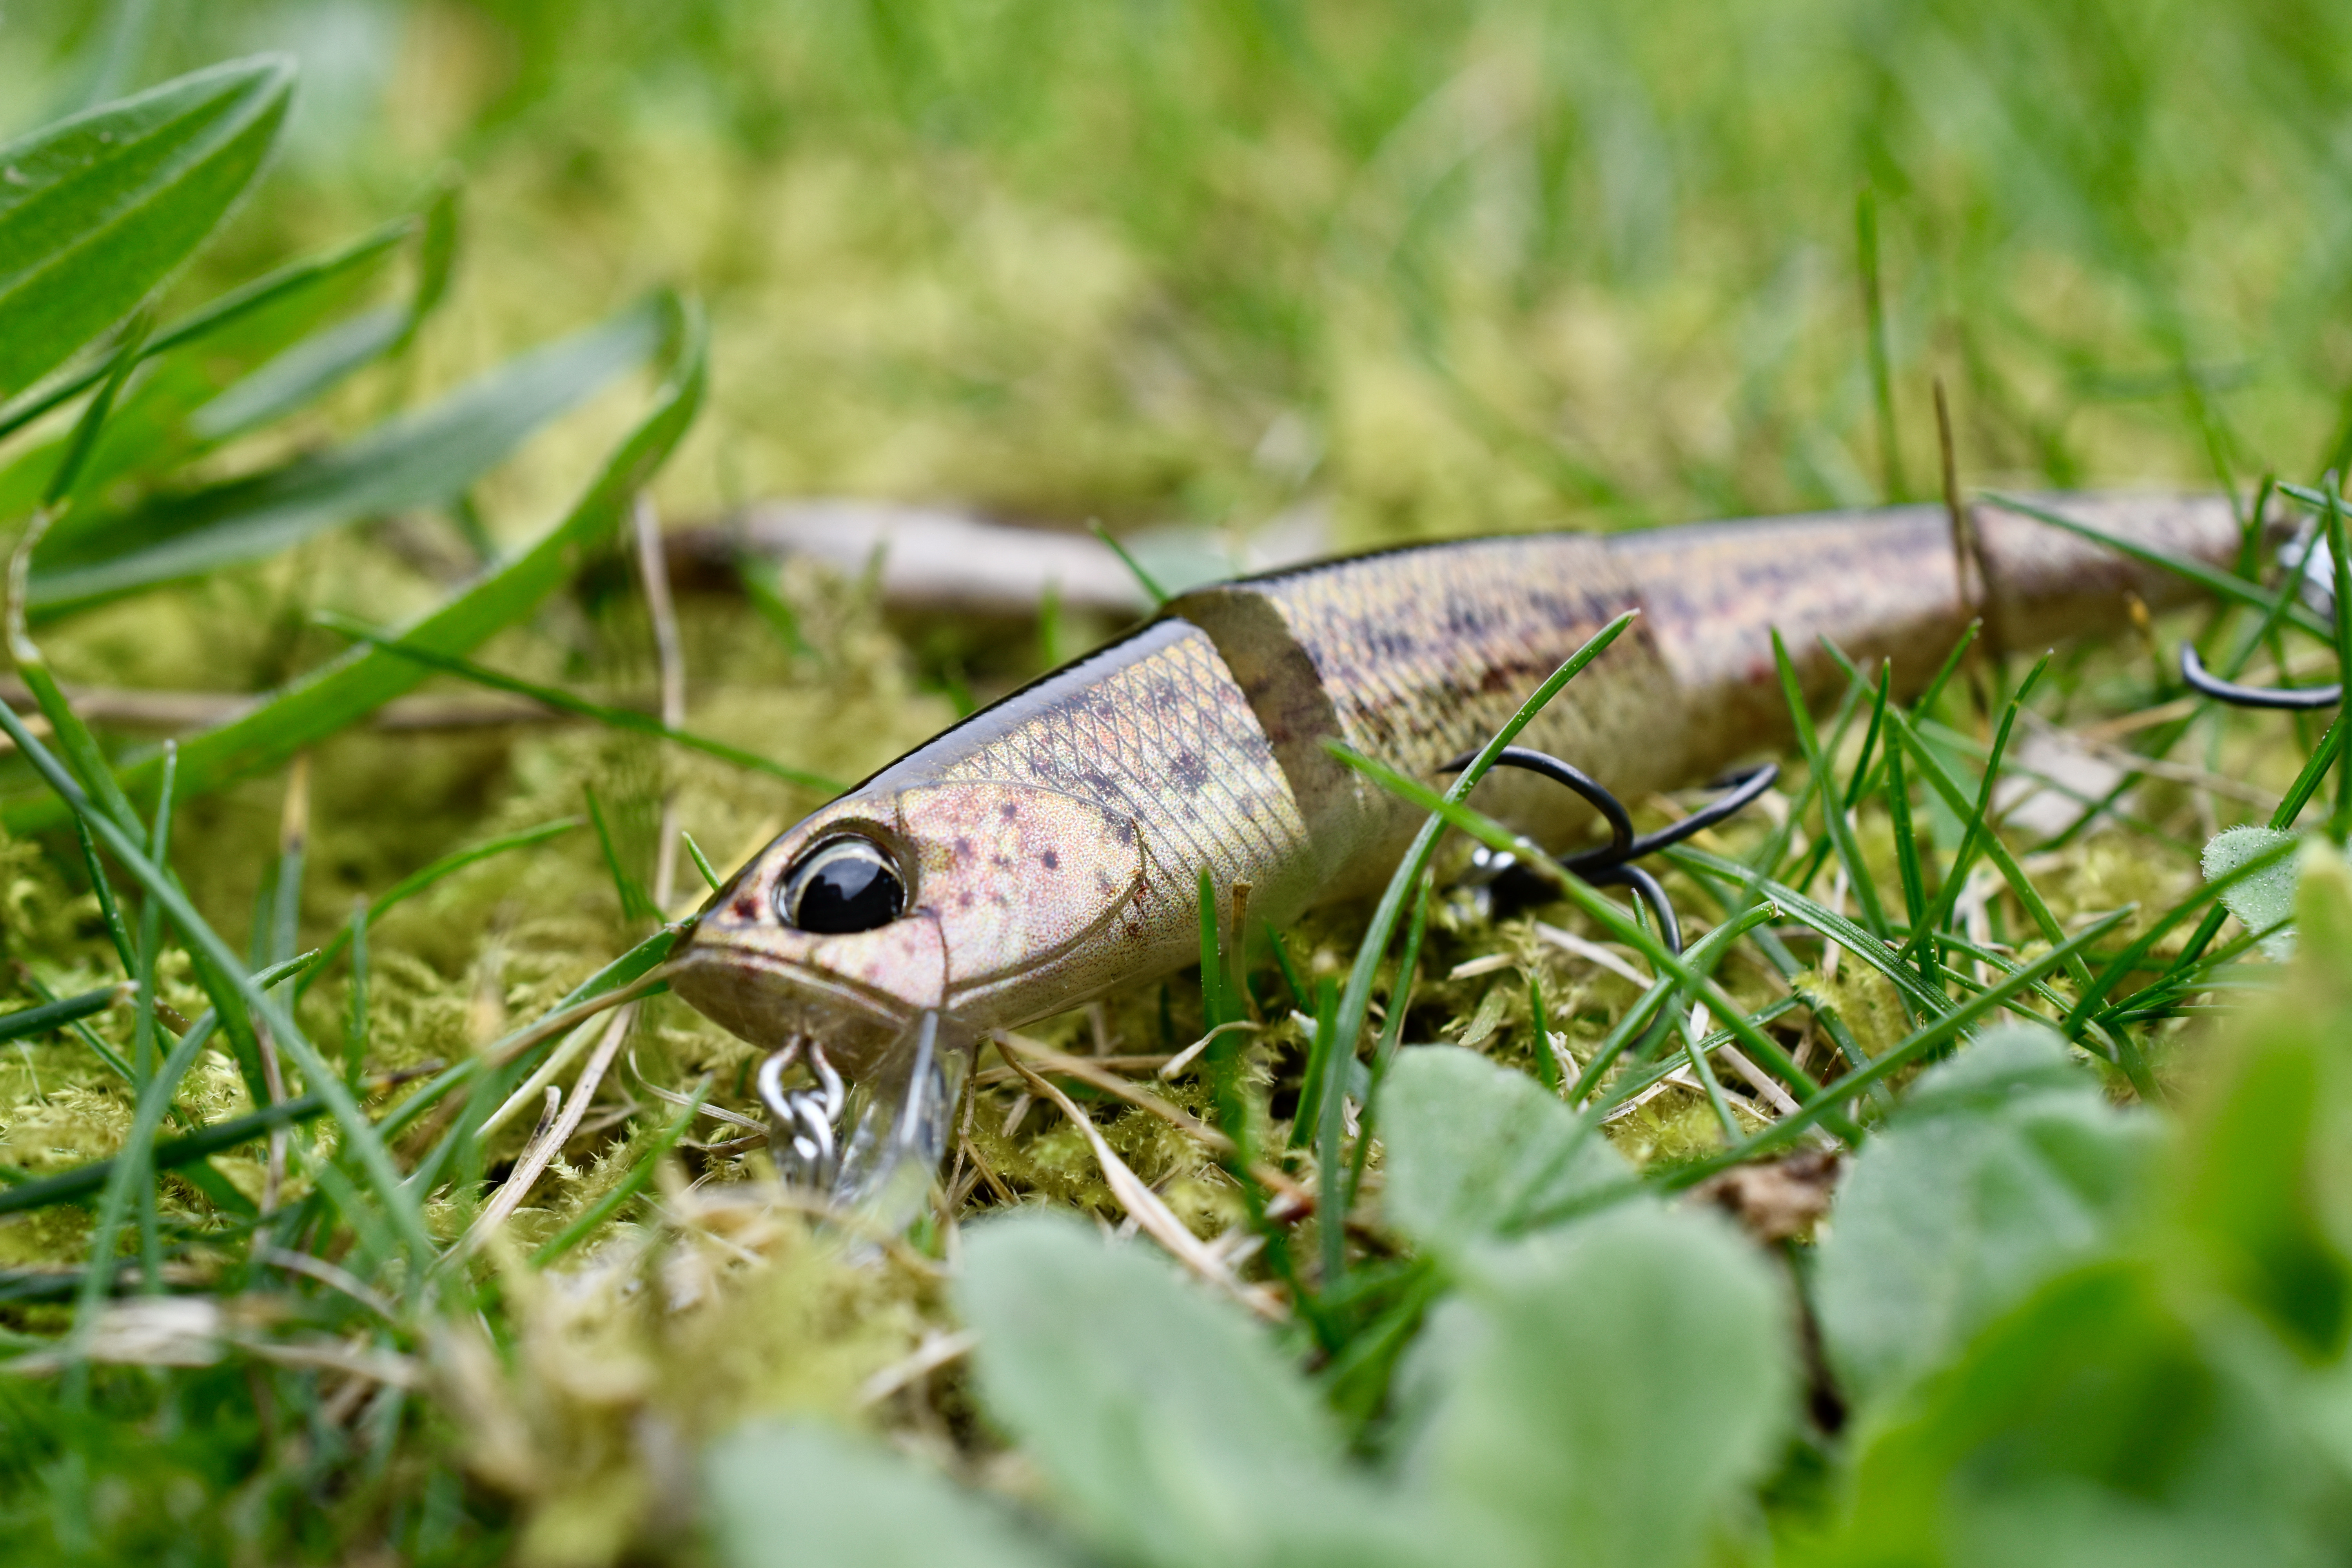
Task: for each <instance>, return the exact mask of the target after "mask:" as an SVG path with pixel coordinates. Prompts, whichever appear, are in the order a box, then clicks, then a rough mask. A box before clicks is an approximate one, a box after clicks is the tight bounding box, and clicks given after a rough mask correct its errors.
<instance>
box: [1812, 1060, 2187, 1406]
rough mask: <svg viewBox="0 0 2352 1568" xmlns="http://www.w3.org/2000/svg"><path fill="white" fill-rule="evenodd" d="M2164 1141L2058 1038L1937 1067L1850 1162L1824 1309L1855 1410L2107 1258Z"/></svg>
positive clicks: (1822, 1273) (1822, 1279)
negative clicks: (2054, 1280)
mask: <svg viewBox="0 0 2352 1568" xmlns="http://www.w3.org/2000/svg"><path fill="white" fill-rule="evenodd" d="M2157 1135H2158V1132H2157V1128H2156V1125H2155V1124H2154V1122H2153V1121H2151V1120H2150V1119H2149V1118H2147V1117H2146V1116H2144V1115H2128V1114H2126V1113H2124V1112H2121V1111H2118V1110H2116V1109H2114V1108H2113V1107H2111V1106H2110V1105H2108V1104H2107V1102H2106V1100H2105V1097H2104V1096H2103V1095H2102V1094H2101V1092H2100V1089H2099V1085H2098V1082H2097V1080H2096V1079H2094V1078H2092V1077H2091V1076H2090V1074H2088V1073H2087V1072H2085V1071H2084V1070H2082V1069H2080V1068H2076V1067H2075V1066H2074V1065H2073V1063H2072V1062H2070V1061H2069V1060H2068V1058H2067V1051H2066V1047H2065V1045H2064V1043H2063V1041H2061V1040H2060V1039H2059V1038H2058V1037H2057V1036H2056V1035H2055V1034H2053V1033H2052V1032H2051V1031H2049V1030H2047V1029H2043V1028H2040V1027H2037V1026H2012V1027H2010V1028H2005V1029H1996V1030H1992V1031H1990V1032H1988V1033H1987V1034H1986V1035H1985V1036H1984V1037H1981V1038H1980V1039H1979V1040H1978V1041H1977V1042H1976V1044H1974V1045H1973V1046H1970V1047H1966V1048H1964V1049H1963V1050H1962V1051H1961V1052H1960V1054H1959V1055H1958V1056H1957V1057H1954V1058H1951V1059H1950V1060H1948V1061H1947V1062H1944V1063H1942V1064H1940V1065H1939V1066H1937V1067H1935V1068H1931V1069H1929V1070H1928V1071H1927V1073H1926V1074H1925V1075H1924V1076H1922V1077H1921V1078H1920V1079H1919V1080H1918V1082H1917V1083H1916V1085H1914V1086H1913V1088H1912V1089H1911V1092H1910V1093H1909V1095H1908V1096H1907V1097H1906V1099H1905V1100H1904V1101H1903V1103H1902V1105H1901V1107H1900V1109H1899V1110H1897V1111H1896V1112H1895V1115H1894V1116H1893V1117H1892V1118H1890V1119H1889V1121H1888V1123H1887V1125H1886V1126H1885V1129H1884V1130H1883V1131H1880V1132H1879V1133H1878V1134H1877V1135H1876V1136H1874V1138H1872V1139H1871V1141H1870V1142H1868V1143H1866V1144H1864V1146H1863V1150H1862V1152H1861V1153H1860V1154H1858V1155H1857V1156H1855V1159H1854V1163H1853V1171H1852V1173H1850V1174H1848V1176H1847V1177H1846V1179H1845V1182H1844V1184H1843V1187H1842V1188H1841V1189H1840V1191H1839V1194H1838V1200H1837V1208H1836V1211H1835V1213H1834V1214H1833V1215H1832V1223H1831V1226H1830V1234H1829V1237H1828V1238H1827V1239H1826V1240H1825V1241H1823V1242H1822V1246H1821V1249H1820V1252H1819V1254H1818V1255H1817V1260H1816V1268H1815V1270H1814V1277H1813V1278H1814V1292H1813V1295H1814V1304H1815V1308H1816V1310H1817V1312H1818V1315H1819V1318H1820V1321H1821V1328H1822V1340H1823V1342H1824V1346H1825V1348H1826V1350H1827V1352H1828V1355H1829V1359H1830V1363H1831V1365H1832V1367H1833V1368H1834V1369H1835V1371H1836V1373H1837V1375H1838V1378H1839V1382H1840V1384H1841V1386H1842V1388H1843V1391H1844V1393H1845V1394H1846V1395H1847V1397H1848V1398H1849V1399H1851V1400H1853V1401H1854V1402H1856V1403H1857V1404H1862V1405H1870V1404H1873V1403H1875V1402H1877V1401H1880V1400H1883V1399H1884V1398H1885V1397H1886V1396H1887V1395H1889V1394H1893V1393H1894V1392H1895V1391H1896V1390H1898V1389H1899V1388H1901V1387H1902V1386H1903V1385H1904V1384H1907V1383H1909V1382H1910V1381H1911V1380H1912V1379H1914V1378H1916V1377H1917V1376H1918V1375H1919V1374H1921V1373H1924V1372H1926V1371H1927V1370H1929V1369H1931V1368H1933V1367H1936V1366H1938V1365H1940V1364H1942V1363H1944V1362H1945V1361H1946V1360H1947V1359H1948V1358H1949V1357H1950V1356H1951V1355H1952V1354H1954V1353H1955V1352H1957V1350H1958V1347H1959V1346H1960V1345H1961V1344H1962V1343H1964V1342H1966V1341H1967V1340H1968V1338H1969V1336H1970V1335H1971V1334H1973V1333H1975V1332H1976V1331H1977V1330H1979V1329H1980V1328H1982V1327H1983V1326H1984V1324H1985V1323H1986V1322H1987V1321H1990V1319H1991V1318H1992V1317H1993V1316H1995V1315H1996V1314H1997V1313H1999V1312H2000V1311H2002V1310H2006V1309H2008V1308H2010V1307H2011V1306H2013V1305H2015V1304H2016V1303H2017V1302H2018V1301H2019V1300H2022V1299H2023V1298H2024V1297H2025V1296H2026V1295H2027V1294H2028V1293H2029V1292H2031V1291H2032V1289H2033V1288H2034V1287H2035V1286H2036V1285H2038V1284H2039V1283H2040V1282H2041V1281H2042V1280H2043V1279H2047V1278H2049V1277H2050V1276H2051V1275H2052V1274H2053V1273H2055V1272H2057V1271H2058V1270H2059V1269H2061V1268H2068V1267H2071V1266H2073V1265H2074V1264H2075V1263H2078V1262H2080V1261H2081V1260H2082V1259H2084V1258H2086V1257H2089V1256H2092V1255H2094V1254H2095V1253H2097V1252H2099V1251H2100V1250H2102V1249H2103V1248H2105V1247H2108V1246H2110V1245H2112V1244H2113V1241H2114V1238H2115V1236H2116V1229H2117V1226H2118V1222H2119V1221H2120V1220H2122V1219H2123V1217H2124V1215H2125V1212H2126V1209H2127V1208H2128V1207H2129V1205H2130V1204H2131V1202H2132V1198H2133V1195H2134V1193H2135V1191H2136V1189H2137V1184H2138V1179H2139V1177H2140V1176H2141V1174H2142V1173H2144V1172H2145V1170H2146V1169H2147V1162H2148V1157H2149V1154H2150V1152H2151V1150H2152V1148H2153V1145H2154V1140H2155V1139H2156V1137H2157Z"/></svg>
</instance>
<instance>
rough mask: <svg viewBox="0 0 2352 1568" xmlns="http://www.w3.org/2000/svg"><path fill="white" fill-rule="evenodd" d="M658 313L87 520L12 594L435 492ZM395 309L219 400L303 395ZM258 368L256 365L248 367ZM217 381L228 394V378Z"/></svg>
mask: <svg viewBox="0 0 2352 1568" xmlns="http://www.w3.org/2000/svg"><path fill="white" fill-rule="evenodd" d="M668 314H669V312H668V310H667V307H666V306H665V305H664V303H663V301H662V300H660V299H658V298H656V299H652V300H647V301H646V302H645V303H644V304H641V305H638V306H637V307H635V309H633V310H628V311H627V312H625V313H624V314H623V315H621V316H618V317H616V318H614V320H613V321H608V322H605V323H604V325H602V326H599V327H594V328H592V329H590V330H589V331H584V332H580V333H577V334H575V335H573V336H572V337H569V338H566V339H564V340H562V342H556V343H551V344H550V345H548V346H547V347H544V348H541V349H539V350H536V351H534V352H532V353H528V354H523V355H520V356H519V357H517V358H515V359H512V360H509V361H508V362H507V363H505V364H503V365H501V366H499V368H498V369H497V370H494V371H492V372H490V373H489V374H487V375H485V376H482V377H481V378H479V379H478V380H476V381H473V382H470V383H468V384H467V385H465V386H462V387H460V388H458V389H457V391H456V392H453V393H451V394H450V395H448V396H446V397H445V398H443V399H442V400H441V401H440V402H438V403H436V404H434V405H431V406H430V407H427V408H423V409H419V410H417V411H416V412H415V413H413V414H408V415H404V416H401V417H399V418H397V419H394V420H390V421H388V422H386V423H385V424H383V425H382V426H378V427H377V428H375V429H374V430H373V431H370V432H369V433H367V434H366V435H364V436H362V437H358V438H357V439H355V440H352V441H349V442H346V443H344V444H343V445H342V446H341V447H335V448H333V449H332V450H331V451H328V452H323V453H320V454H318V455H316V456H311V457H304V458H297V459H295V460H294V461H293V462H291V463H288V464H286V465H285V466H283V467H281V468H274V469H271V470H270V471H268V472H267V473H264V474H260V475H257V476H254V477H252V478H249V479H236V480H233V481H230V482H228V483H226V484H222V485H216V486H214V487H211V488H209V489H203V490H198V491H194V492H193V493H189V494H184V495H175V496H166V497H162V498H158V499H157V500H152V501H150V502H146V503H142V505H140V506H139V507H137V508H135V509H133V510H131V511H128V512H124V513H121V514H118V515H117V516H115V517H112V518H110V519H104V520H100V521H95V522H92V523H89V524H88V525H86V526H84V527H82V528H81V529H80V530H79V531H78V532H77V535H76V537H75V538H74V540H73V541H72V543H71V546H70V547H69V548H59V549H55V550H52V551H48V552H44V553H43V555H42V558H41V560H40V562H39V563H38V564H37V566H36V567H35V569H34V571H33V574H32V581H31V584H30V586H29V589H28V591H27V597H26V602H27V604H28V605H30V607H31V608H32V610H33V611H34V612H35V614H36V615H37V616H49V617H54V616H58V615H60V614H63V613H65V612H67V611H68V610H72V609H77V608H80V607H82V606H85V605H93V604H98V603H100V602H102V601H104V600H107V599H110V598H116V597H119V596H121V595H124V594H128V593H131V592H134V591H136V590H138V589H141V588H147V587H152V586H154V585H155V584H160V583H167V582H173V581H176V580H178V579H182V578H186V577H194V576H200V575H202V574H205V573H208V572H215V571H218V570H220V569H221V568H223V567H226V566H233V565H238V564H241V563H247V562H251V561H258V560H262V559H264V558H266V557H268V556H270V555H274V554H276V553H277V552H279V551H281V550H284V549H286V548H288V547H289V546H290V545H293V544H296V543H299V542H300V541H302V540H304V539H307V538H309V537H310V536H311V535H312V534H315V533H318V532H320V531H324V530H326V529H330V528H335V527H339V526H341V524H343V523H346V522H352V521H357V520H359V519H362V518H367V517H380V516H383V515H385V514H387V513H391V512H395V511H400V510H404V509H407V508H410V507H419V506H429V505H433V504H435V503H437V502H441V501H446V500H448V499H449V498H450V497H452V496H455V495H457V494H458V493H459V492H460V491H462V490H464V489H467V487H468V486H470V485H472V484H473V483H474V481H475V480H476V479H479V478H480V477H481V476H482V475H483V474H485V473H487V472H488V470H489V469H490V468H493V467H494V466H496V465H497V464H498V463H499V462H500V461H501V460H503V459H504V458H506V456H507V455H508V454H509V452H511V451H513V450H514V448H515V447H516V446H518V445H519V444H520V442H521V441H522V440H523V438H524V437H527V436H529V435H530V433H531V432H532V431H534V430H536V429H538V428H539V426H541V425H543V424H545V423H546V422H547V421H548V420H550V419H552V418H554V417H555V416H557V415H559V414H561V413H562V412H563V411H564V410H565V409H568V408H571V407H572V406H573V405H576V404H578V403H579V402H581V401H582V400H583V399H584V398H586V397H587V396H588V395H590V394H592V393H593V392H595V391H596V390H597V389H599V388H600V387H602V386H604V384H606V383H608V382H610V381H611V380H612V379H613V378H614V376H616V375H618V374H621V373H622V372H623V371H625V370H627V369H628V368H629V367H631V366H632V365H635V364H638V363H642V362H643V361H644V360H645V359H646V356H647V355H648V354H650V353H653V352H654V350H655V349H656V346H657V345H658V344H659V343H660V342H661V341H662V337H663V328H664V325H665V323H666V321H667V317H668ZM403 319H404V318H402V317H401V313H400V312H396V311H388V312H380V313H376V314H372V315H368V316H362V317H359V318H357V319H356V320H355V321H352V322H347V323H345V325H344V328H343V329H342V331H343V332H344V333H345V334H348V335H349V339H350V341H344V339H343V338H342V337H339V336H337V335H335V334H329V336H327V337H326V338H324V339H313V340H311V342H310V351H314V352H315V353H316V354H318V355H322V356H323V358H321V359H320V360H319V362H318V363H311V361H310V359H309V358H306V359H305V360H304V362H303V363H299V364H296V365H293V366H291V367H289V368H287V369H285V370H284V372H283V375H282V377H281V378H279V379H278V380H276V381H271V382H269V383H268V384H265V385H264V386H263V387H262V388H261V391H260V393H258V394H257V399H258V401H257V405H256V406H254V407H249V408H240V409H238V410H235V411H233V412H234V414H235V417H236V420H237V421H239V422H244V421H250V420H252V419H257V418H260V417H263V416H266V415H267V413H268V411H269V410H270V409H271V408H274V407H276V406H278V405H280V404H283V403H285V402H286V401H287V400H288V399H289V398H292V397H295V396H296V395H297V394H298V393H299V395H305V396H307V395H309V390H310V389H314V388H315V386H316V385H317V384H321V382H320V378H321V377H324V376H326V375H328V374H341V369H340V368H339V364H341V362H344V361H348V360H349V358H350V356H351V355H352V354H354V353H368V354H373V353H381V352H382V351H383V349H384V348H386V347H388V346H389V345H390V344H391V342H393V341H394V339H395V338H397V337H398V336H399V333H400V329H401V324H402V320H403ZM322 345H323V346H322ZM292 352H295V353H305V352H306V351H304V350H299V349H298V350H297V351H292ZM256 374H257V376H259V377H264V378H268V377H269V376H270V374H271V367H268V366H266V367H264V369H263V370H262V371H260V372H257V373H256ZM247 384H248V385H249V384H251V383H250V381H248V383H247ZM237 395H238V389H232V391H231V392H230V393H228V394H226V395H225V396H226V397H231V398H234V397H236V396H237Z"/></svg>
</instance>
